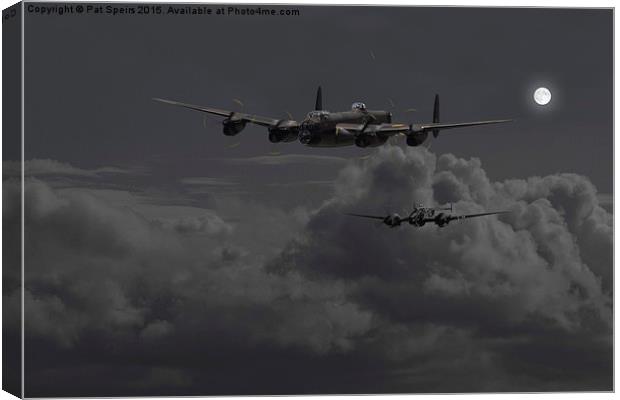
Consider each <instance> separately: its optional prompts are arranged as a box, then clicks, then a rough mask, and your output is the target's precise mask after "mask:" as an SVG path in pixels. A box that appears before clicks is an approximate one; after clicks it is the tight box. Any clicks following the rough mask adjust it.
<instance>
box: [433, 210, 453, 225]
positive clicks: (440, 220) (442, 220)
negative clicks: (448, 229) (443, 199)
mask: <svg viewBox="0 0 620 400" xmlns="http://www.w3.org/2000/svg"><path fill="white" fill-rule="evenodd" d="M435 223H436V224H437V226H439V227H440V228H441V227H443V226H446V225H448V224H449V223H450V216H449V215H446V214H444V213H439V214H437V216H436V217H435Z"/></svg>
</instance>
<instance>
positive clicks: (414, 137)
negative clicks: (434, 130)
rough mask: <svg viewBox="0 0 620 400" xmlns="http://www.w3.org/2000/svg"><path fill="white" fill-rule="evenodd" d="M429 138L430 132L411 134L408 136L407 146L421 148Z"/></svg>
mask: <svg viewBox="0 0 620 400" xmlns="http://www.w3.org/2000/svg"><path fill="white" fill-rule="evenodd" d="M427 137H428V132H420V133H410V134H408V135H407V146H419V145H421V144H422V143H424V141H425V140H426V138H427Z"/></svg>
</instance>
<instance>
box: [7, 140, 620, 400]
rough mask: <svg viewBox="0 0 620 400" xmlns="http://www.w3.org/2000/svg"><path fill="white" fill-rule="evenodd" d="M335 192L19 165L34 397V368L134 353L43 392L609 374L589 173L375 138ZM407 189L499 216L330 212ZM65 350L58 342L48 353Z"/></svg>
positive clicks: (544, 383)
mask: <svg viewBox="0 0 620 400" xmlns="http://www.w3.org/2000/svg"><path fill="white" fill-rule="evenodd" d="M11 193H12V192H11ZM11 193H9V196H7V197H6V198H5V199H6V200H5V204H4V209H5V219H6V218H9V219H7V220H6V221H11V222H12V223H16V222H17V220H14V219H11V218H12V217H11V215H13V213H14V211H15V207H14V205H15V204H19V203H18V202H17V203H15V202H13V201H12V200H11V199H12V198H13V197H12V196H11V195H10V194H11ZM333 193H334V194H333V196H332V197H331V198H327V199H326V200H325V201H324V202H323V204H322V205H321V206H320V207H318V208H317V209H306V208H304V207H297V208H295V209H293V210H290V211H284V210H281V209H277V208H271V207H269V206H267V205H262V204H255V203H252V202H250V201H247V200H243V199H239V198H231V199H227V200H226V201H219V202H216V204H215V206H214V208H213V209H212V210H209V211H208V212H207V211H206V210H204V209H202V210H201V209H198V208H192V207H172V206H166V207H163V206H161V207H160V206H145V205H144V204H141V203H140V202H139V201H136V199H135V198H134V199H132V201H133V202H132V201H120V202H119V201H116V202H115V201H111V200H110V199H113V198H116V197H114V196H112V197H109V196H107V197H105V196H104V197H101V196H99V194H98V193H97V192H93V191H92V190H90V189H84V190H82V189H80V188H74V189H72V190H65V189H63V190H60V189H55V188H53V187H50V186H49V185H47V184H46V183H45V182H42V181H40V180H36V179H29V180H28V182H27V191H26V198H27V203H26V223H27V230H28V232H30V234H29V241H28V244H27V249H26V251H27V254H28V255H29V257H28V260H29V262H28V265H27V271H26V287H27V290H28V292H27V302H26V315H27V318H28V321H27V331H26V335H27V336H26V338H27V345H30V346H32V347H31V348H33V349H36V350H37V351H36V352H33V353H29V357H30V358H29V360H27V361H29V362H30V363H31V364H30V365H32V366H33V367H32V368H33V375H32V377H31V382H34V383H33V389H32V390H33V395H34V394H37V393H42V392H41V391H44V390H47V391H52V389H51V388H50V386H49V385H50V384H49V383H44V382H48V380H46V379H43V378H42V376H43V375H41V374H43V372H42V371H45V370H53V371H62V370H63V368H71V366H70V365H73V364H76V363H77V364H76V365H79V363H80V362H84V363H89V364H92V363H93V362H99V363H100V364H102V365H107V366H108V368H112V369H117V368H121V369H123V368H126V367H122V366H123V365H125V364H126V360H127V359H128V358H137V359H142V360H144V365H145V366H144V368H143V369H139V370H138V371H135V370H126V371H125V373H122V374H118V376H113V377H110V379H109V380H108V386H107V387H102V386H101V385H100V384H99V383H97V382H98V381H97V380H96V379H95V378H94V376H95V375H96V374H95V372H94V371H91V370H89V369H83V370H80V371H75V370H72V372H71V374H73V375H72V376H76V375H75V374H82V375H84V379H83V382H84V386H74V389H67V387H71V386H70V385H68V386H63V385H62V382H68V381H66V378H65V380H64V381H63V378H62V377H63V376H64V375H59V376H58V377H57V379H56V380H55V381H54V382H57V385H59V386H57V387H56V386H54V387H55V389H54V390H56V392H54V393H58V394H65V395H69V394H72V395H78V394H81V395H87V394H95V393H96V394H98V395H105V394H113V393H138V394H155V392H152V391H151V389H150V388H149V387H148V385H143V384H140V382H143V383H144V382H149V381H150V379H151V378H153V377H157V376H163V375H166V376H168V377H169V379H163V378H162V380H161V382H163V383H162V385H163V386H161V387H159V388H158V389H157V390H159V392H158V393H162V392H163V393H176V394H203V395H204V394H210V393H211V394H216V393H229V394H230V393H258V394H269V393H272V394H273V393H316V392H318V393H321V392H322V393H325V392H330V393H334V392H340V393H355V392H356V393H364V392H366V393H368V392H420V391H427V392H428V391H431V392H445V391H480V390H494V391H503V390H511V391H514V390H528V391H532V390H586V389H588V390H609V389H610V382H611V378H610V376H611V321H612V318H611V293H610V290H609V288H610V282H609V279H610V277H611V266H612V261H611V260H612V251H611V243H612V240H611V237H612V230H611V221H612V217H611V215H610V214H609V213H608V212H607V211H605V210H604V209H603V208H602V207H601V206H600V204H599V203H598V196H597V195H596V190H595V188H594V187H593V186H592V184H591V183H589V181H588V180H587V178H585V177H583V176H579V175H574V174H558V175H552V176H547V177H534V178H529V179H525V180H509V181H504V182H492V181H490V180H489V178H488V176H487V175H486V173H485V172H484V170H483V169H482V165H481V163H480V161H479V160H476V159H471V160H464V159H459V158H456V157H454V156H452V155H441V156H438V157H437V156H435V155H434V154H432V153H430V152H428V151H427V150H425V149H406V150H403V149H401V148H398V147H394V146H387V147H385V148H380V149H379V150H378V151H377V152H376V153H374V154H373V155H372V156H371V157H370V158H368V159H366V160H363V161H360V160H353V161H350V162H349V163H347V164H346V165H345V166H344V167H343V168H342V169H341V171H340V172H339V174H338V177H337V179H336V181H335V186H334V192H333ZM121 197H122V196H121ZM413 202H416V203H424V204H427V205H433V204H437V203H440V204H444V203H447V202H453V203H454V206H455V212H457V213H466V212H476V211H484V210H501V209H508V210H510V211H511V213H510V214H507V215H502V216H499V217H496V216H491V217H484V218H479V219H473V220H468V221H465V222H460V223H453V224H451V225H449V226H448V227H446V228H443V229H439V228H437V227H435V226H425V227H422V228H419V229H416V228H413V227H409V226H407V227H402V229H384V228H383V227H373V226H372V223H368V221H364V220H358V219H353V218H347V217H345V216H343V213H344V212H350V211H368V212H371V211H372V212H378V213H382V212H383V211H384V210H385V209H389V210H395V211H401V209H402V210H406V209H408V208H410V206H411V204H412V203H413ZM149 207H150V208H149ZM7 211H9V213H8V214H7ZM223 215H226V216H227V217H226V218H225V217H223ZM231 216H234V218H230V217H231ZM225 221H226V222H225ZM5 296H8V299H10V298H11V296H12V294H11V293H9V294H5ZM5 300H7V297H5ZM98 343H100V344H101V349H99V348H98V345H97V344H98ZM576 343H578V344H579V346H577V348H576V347H575V344H576ZM60 349H62V351H64V352H65V353H67V354H70V355H71V357H69V358H67V362H66V363H64V362H62V361H56V362H55V363H53V364H50V363H49V361H48V360H49V359H51V358H50V357H52V356H53V354H56V352H58V351H61V350H60ZM106 349H107V350H106ZM567 349H572V350H571V352H569V353H567V354H565V353H566V352H567V351H568V350H567ZM81 354H88V359H86V358H83V356H81ZM218 354H225V356H221V357H225V359H226V360H229V361H224V359H223V358H221V357H220V356H218ZM202 355H206V356H204V357H203V356H202ZM248 359H255V360H257V362H260V363H261V365H263V368H259V369H258V370H257V369H256V368H255V367H252V366H253V363H252V362H249V361H248ZM366 365H374V366H379V365H380V366H381V368H379V370H377V368H376V367H375V368H373V369H368V368H367V367H366ZM581 365H588V366H589V367H588V368H589V369H588V370H584V369H582V368H581ZM290 370H295V371H298V372H296V373H295V374H298V375H295V374H293V375H292V376H291V378H290V380H289V381H288V382H285V383H282V380H281V379H280V378H279V376H278V375H277V374H276V375H273V374H272V373H270V372H269V371H290ZM119 371H121V370H120V369H119ZM343 371H346V372H343ZM58 374H61V373H60V372H58ZM91 374H93V375H91ZM162 374H163V375H162ZM205 374H207V375H209V374H210V375H211V376H217V377H218V378H217V379H218V381H219V382H220V383H218V384H215V383H214V382H205V381H203V380H201V379H200V377H201V376H205ZM309 374H310V375H312V376H313V377H314V380H313V386H312V389H308V388H306V387H305V386H303V383H302V382H304V378H303V377H307V376H309ZM369 374H371V376H372V379H364V377H365V376H369ZM335 376H338V377H339V379H338V380H334V379H333V377H335ZM438 376H441V377H442V379H438ZM480 376H484V377H485V378H484V379H480V378H479V377H480ZM149 377H151V378H149ZM240 379H241V380H242V381H244V385H245V386H244V387H243V388H242V389H238V390H234V389H231V388H233V387H236V386H233V385H234V382H238V381H239V380H240ZM87 382H88V384H86V383H87ZM347 382H356V383H357V386H355V387H353V386H349V385H348V384H347ZM46 385H48V386H46ZM119 391H120V392H119Z"/></svg>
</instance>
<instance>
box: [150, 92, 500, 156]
mask: <svg viewBox="0 0 620 400" xmlns="http://www.w3.org/2000/svg"><path fill="white" fill-rule="evenodd" d="M153 100H155V101H159V102H162V103H167V104H172V105H175V106H180V107H184V108H188V109H191V110H195V111H200V112H203V113H207V114H213V115H217V116H220V117H224V120H223V121H222V125H223V132H224V135H227V136H234V135H237V134H238V133H240V132H241V131H242V130H243V129H244V128H245V126H246V124H247V123H248V122H249V123H252V124H257V125H260V126H264V127H266V128H267V130H268V131H269V140H270V141H271V142H272V143H279V142H292V141H295V140H299V142H301V143H302V144H304V145H306V146H312V147H341V146H351V145H356V146H358V147H376V146H380V145H382V144H384V143H385V142H386V141H387V140H388V139H389V138H390V137H392V136H395V135H405V136H406V137H407V145H409V146H419V145H420V144H422V143H424V141H425V140H426V138H427V137H428V134H429V133H432V134H433V136H434V137H435V138H436V137H437V136H438V135H439V131H441V130H445V129H452V128H463V127H467V126H476V125H488V124H499V123H502V122H509V121H511V120H509V119H497V120H489V121H477V122H460V123H442V122H439V96H438V95H435V105H434V109H433V122H429V123H419V124H402V123H392V113H390V112H389V111H373V110H368V109H367V108H366V105H365V104H364V103H361V102H355V103H353V105H352V106H351V110H350V111H341V112H329V111H326V110H324V109H323V97H322V92H321V87H320V86H319V88H318V90H317V94H316V103H315V107H314V111H310V112H309V113H308V115H307V116H306V118H305V119H304V120H303V121H301V122H297V121H294V120H292V119H277V118H269V117H261V116H259V115H253V114H246V113H241V112H235V111H227V110H221V109H217V108H210V107H202V106H196V105H192V104H186V103H180V102H177V101H172V100H165V99H160V98H154V99H153Z"/></svg>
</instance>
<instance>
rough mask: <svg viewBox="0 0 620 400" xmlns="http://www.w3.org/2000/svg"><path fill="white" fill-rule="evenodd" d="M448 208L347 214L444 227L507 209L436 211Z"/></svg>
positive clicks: (391, 222)
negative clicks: (403, 214) (458, 212)
mask: <svg viewBox="0 0 620 400" xmlns="http://www.w3.org/2000/svg"><path fill="white" fill-rule="evenodd" d="M444 210H449V211H450V212H452V205H450V208H431V207H423V206H422V205H418V206H414V207H413V211H411V213H410V214H409V215H408V216H407V217H401V216H400V215H398V214H396V213H394V214H390V215H388V216H385V217H384V216H378V215H365V214H347V215H351V216H353V217H362V218H371V219H376V220H378V221H381V222H382V223H384V224H386V225H387V226H389V227H390V228H396V227H397V226H400V224H402V223H406V222H408V223H409V224H410V225H413V226H416V227H420V226H424V225H425V224H426V223H434V224H436V225H437V226H439V227H440V228H441V227H444V226H446V225H448V224H449V223H450V222H451V221H454V220H462V219H467V218H474V217H482V216H485V215H494V214H505V213H508V211H495V212H489V213H481V214H469V215H449V214H446V213H442V212H440V213H437V211H444Z"/></svg>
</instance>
